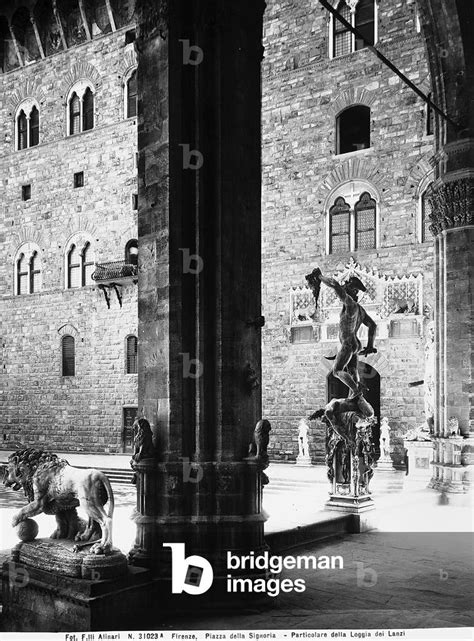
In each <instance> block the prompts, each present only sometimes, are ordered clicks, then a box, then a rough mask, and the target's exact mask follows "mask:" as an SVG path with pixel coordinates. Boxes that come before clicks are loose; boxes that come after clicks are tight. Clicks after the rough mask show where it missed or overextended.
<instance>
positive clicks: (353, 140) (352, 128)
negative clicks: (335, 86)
mask: <svg viewBox="0 0 474 641" xmlns="http://www.w3.org/2000/svg"><path fill="white" fill-rule="evenodd" d="M368 147H370V107H366V106H365V105H353V106H351V107H348V108H347V109H344V111H341V113H340V114H339V115H338V116H337V118H336V154H348V153H350V152H352V151H360V150H361V149H367V148H368Z"/></svg>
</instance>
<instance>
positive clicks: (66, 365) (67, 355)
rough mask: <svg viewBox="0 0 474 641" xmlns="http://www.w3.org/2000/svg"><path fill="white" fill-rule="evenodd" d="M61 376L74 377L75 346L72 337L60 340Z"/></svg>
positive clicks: (66, 336)
mask: <svg viewBox="0 0 474 641" xmlns="http://www.w3.org/2000/svg"><path fill="white" fill-rule="evenodd" d="M61 357H62V358H61V360H62V368H61V370H62V375H63V376H75V374H76V346H75V340H74V336H68V335H65V336H63V337H62V340H61Z"/></svg>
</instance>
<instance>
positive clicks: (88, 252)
mask: <svg viewBox="0 0 474 641" xmlns="http://www.w3.org/2000/svg"><path fill="white" fill-rule="evenodd" d="M94 268H95V262H94V253H93V251H92V247H91V243H90V242H89V241H85V240H84V239H83V238H82V239H78V238H75V239H74V240H73V242H72V243H71V244H70V245H69V248H68V249H67V251H66V269H67V278H66V287H67V288H68V289H74V288H76V287H85V286H86V285H91V284H92V272H93V271H94Z"/></svg>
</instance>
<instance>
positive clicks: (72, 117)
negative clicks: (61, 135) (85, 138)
mask: <svg viewBox="0 0 474 641" xmlns="http://www.w3.org/2000/svg"><path fill="white" fill-rule="evenodd" d="M94 98H95V95H94V89H93V86H92V83H90V82H89V81H87V80H81V81H80V82H78V83H76V84H75V85H74V86H73V87H72V88H71V89H70V91H69V96H68V100H67V112H68V113H67V123H68V128H67V134H68V135H69V136H73V135H74V134H80V133H82V132H83V131H89V130H90V129H93V128H94V124H95V122H94V102H95V101H94Z"/></svg>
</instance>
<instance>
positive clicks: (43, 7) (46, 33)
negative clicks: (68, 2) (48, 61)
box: [33, 0, 63, 56]
mask: <svg viewBox="0 0 474 641" xmlns="http://www.w3.org/2000/svg"><path fill="white" fill-rule="evenodd" d="M33 15H34V17H35V20H36V25H37V27H38V33H39V36H40V40H41V44H42V45H43V51H44V53H45V55H46V56H51V55H53V54H54V53H57V52H58V51H62V49H63V41H62V37H61V30H60V28H59V24H58V21H57V20H56V17H55V15H54V11H53V4H52V0H38V2H37V3H36V5H35V8H34V10H33Z"/></svg>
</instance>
